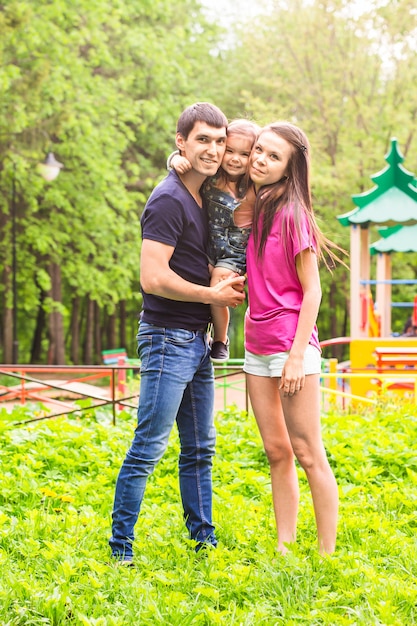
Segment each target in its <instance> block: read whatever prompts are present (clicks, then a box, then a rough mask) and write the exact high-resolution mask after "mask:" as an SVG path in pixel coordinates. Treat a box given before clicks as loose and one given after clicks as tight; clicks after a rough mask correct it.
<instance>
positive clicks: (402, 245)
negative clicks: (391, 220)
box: [369, 224, 417, 255]
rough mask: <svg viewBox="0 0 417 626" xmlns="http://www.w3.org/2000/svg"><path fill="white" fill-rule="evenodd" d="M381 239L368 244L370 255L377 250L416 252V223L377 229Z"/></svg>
mask: <svg viewBox="0 0 417 626" xmlns="http://www.w3.org/2000/svg"><path fill="white" fill-rule="evenodd" d="M379 233H380V235H382V239H379V241H376V242H375V243H373V244H372V245H371V246H370V248H369V249H370V251H371V255H372V254H377V253H378V252H386V253H388V254H389V253H391V252H417V224H414V225H413V226H394V227H393V228H381V229H379Z"/></svg>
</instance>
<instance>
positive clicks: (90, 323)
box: [84, 297, 94, 365]
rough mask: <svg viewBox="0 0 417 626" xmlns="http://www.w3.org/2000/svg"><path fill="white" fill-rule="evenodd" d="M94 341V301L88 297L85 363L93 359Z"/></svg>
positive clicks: (90, 362)
mask: <svg viewBox="0 0 417 626" xmlns="http://www.w3.org/2000/svg"><path fill="white" fill-rule="evenodd" d="M93 343H94V302H93V301H92V300H90V298H89V297H87V316H86V325H85V342H84V365H91V364H92V361H93Z"/></svg>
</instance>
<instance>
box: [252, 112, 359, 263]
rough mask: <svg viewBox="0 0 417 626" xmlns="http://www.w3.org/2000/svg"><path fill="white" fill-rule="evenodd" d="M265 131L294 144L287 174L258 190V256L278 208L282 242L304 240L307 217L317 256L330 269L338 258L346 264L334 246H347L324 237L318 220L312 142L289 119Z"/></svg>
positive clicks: (256, 222)
mask: <svg viewBox="0 0 417 626" xmlns="http://www.w3.org/2000/svg"><path fill="white" fill-rule="evenodd" d="M264 132H273V133H276V134H277V135H278V136H279V137H282V138H283V139H285V140H286V141H287V142H288V143H289V144H290V145H291V147H292V151H291V155H290V158H289V161H288V166H287V175H286V176H285V177H284V178H283V179H281V180H279V181H277V182H275V183H272V184H271V185H266V186H264V187H261V189H260V190H259V191H258V193H257V197H256V202H255V209H254V219H253V235H254V238H255V242H256V244H257V246H258V258H259V259H261V258H262V256H263V254H264V251H265V245H266V240H267V238H268V235H269V233H270V232H271V228H272V224H273V221H274V217H275V214H276V213H277V211H284V217H285V219H284V220H283V232H282V237H283V242H285V241H289V240H295V241H297V242H301V237H302V235H301V225H302V224H303V222H304V220H305V218H307V220H308V231H309V233H310V244H311V247H312V248H313V249H314V250H315V252H316V254H317V258H318V259H319V260H323V261H324V263H325V265H326V266H327V268H328V269H331V267H333V266H334V265H335V262H336V261H338V262H340V263H342V264H343V265H345V264H344V262H343V261H342V260H341V259H340V258H339V257H338V256H337V254H336V253H335V252H334V249H336V250H338V251H339V252H341V253H343V254H346V252H345V250H343V249H342V248H340V247H339V246H338V245H337V244H335V243H333V242H332V241H331V240H330V239H328V238H327V237H325V236H324V235H323V233H322V232H321V230H320V228H319V226H318V224H317V222H316V218H315V215H314V210H313V204H312V200H311V187H310V144H309V141H308V139H307V136H306V135H305V133H304V132H303V131H302V130H301V129H300V128H298V127H297V126H295V125H294V124H291V123H290V122H274V123H272V124H269V125H268V126H265V127H264V128H263V129H262V131H261V133H260V135H259V137H262V133H264ZM255 145H256V143H255ZM260 215H262V216H263V221H262V229H259V217H260ZM291 223H293V224H294V228H292V227H291ZM259 230H260V232H259Z"/></svg>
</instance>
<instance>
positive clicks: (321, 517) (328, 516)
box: [281, 374, 339, 554]
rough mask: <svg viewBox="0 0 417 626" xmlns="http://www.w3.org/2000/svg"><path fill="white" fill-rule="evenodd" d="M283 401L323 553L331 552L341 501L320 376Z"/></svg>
mask: <svg viewBox="0 0 417 626" xmlns="http://www.w3.org/2000/svg"><path fill="white" fill-rule="evenodd" d="M281 401H282V407H283V411H284V415H285V421H286V425H287V429H288V433H289V436H290V440H291V444H292V448H293V450H294V453H295V456H296V457H297V459H298V461H299V463H300V465H301V466H302V468H303V469H304V471H305V472H306V475H307V479H308V483H309V485H310V489H311V495H312V498H313V506H314V513H315V517H316V524H317V534H318V545H319V551H320V552H321V553H322V554H323V553H331V552H333V551H334V549H335V545H336V530H337V514H338V501H339V498H338V489H337V484H336V479H335V477H334V475H333V472H332V469H331V467H330V465H329V462H328V460H327V455H326V451H325V449H324V445H323V441H322V437H321V427H320V390H319V375H318V374H313V375H308V376H306V377H305V385H304V387H303V389H302V390H301V391H299V392H297V393H296V394H295V395H294V396H291V397H290V396H287V397H284V395H283V393H282V392H281Z"/></svg>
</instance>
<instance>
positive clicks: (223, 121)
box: [177, 102, 227, 139]
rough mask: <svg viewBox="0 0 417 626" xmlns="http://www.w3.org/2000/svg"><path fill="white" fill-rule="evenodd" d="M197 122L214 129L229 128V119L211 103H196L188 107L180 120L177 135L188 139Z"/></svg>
mask: <svg viewBox="0 0 417 626" xmlns="http://www.w3.org/2000/svg"><path fill="white" fill-rule="evenodd" d="M196 122H205V123H206V124H208V125H209V126H213V128H223V127H225V128H227V118H226V116H225V115H224V113H223V112H222V111H221V110H220V109H219V108H218V107H216V106H215V105H214V104H210V103H209V102H196V103H195V104H192V105H191V106H189V107H187V108H186V109H185V111H183V112H182V113H181V115H180V117H179V118H178V123H177V133H180V135H181V136H182V137H183V138H184V139H187V138H188V135H189V134H190V132H191V131H192V130H193V128H194V126H195V124H196Z"/></svg>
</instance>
